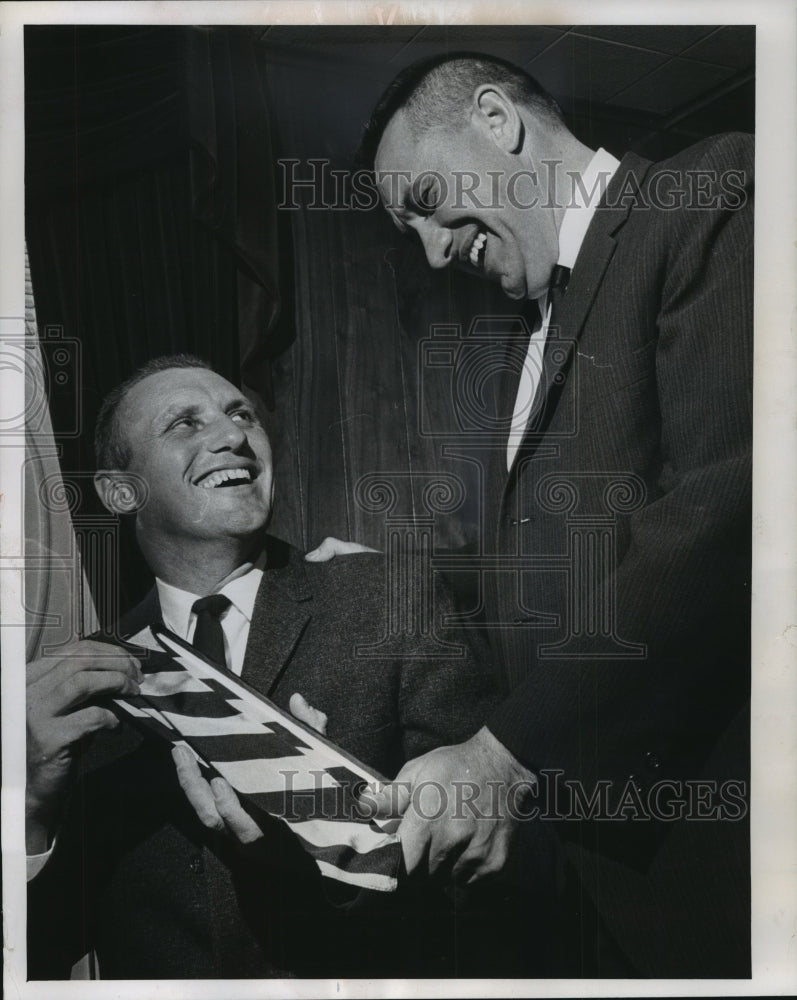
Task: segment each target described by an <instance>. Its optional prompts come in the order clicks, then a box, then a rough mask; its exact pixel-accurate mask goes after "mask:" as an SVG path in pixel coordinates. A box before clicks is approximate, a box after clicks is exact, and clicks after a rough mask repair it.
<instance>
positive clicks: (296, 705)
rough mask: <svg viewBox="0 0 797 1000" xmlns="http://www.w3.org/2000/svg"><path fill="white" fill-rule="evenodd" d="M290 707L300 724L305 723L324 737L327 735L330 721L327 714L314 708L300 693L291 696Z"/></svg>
mask: <svg viewBox="0 0 797 1000" xmlns="http://www.w3.org/2000/svg"><path fill="white" fill-rule="evenodd" d="M288 707H289V708H290V710H291V715H294V716H296V718H297V719H298V720H299V721H300V722H303V723H304V724H305V725H306V726H310V728H311V729H315V731H316V732H317V733H321V735H322V736H325V735H326V731H327V722H328V719H327V717H326V715H325V713H324V712H321V711H319V710H318V709H317V708H313V706H312V705H311V704H310V703H309V702H308V701H307V699H306V698H304V697H303V695H300V694H299V692H298V691H297V692H296V694H292V695H291V700H290V701H289V702H288Z"/></svg>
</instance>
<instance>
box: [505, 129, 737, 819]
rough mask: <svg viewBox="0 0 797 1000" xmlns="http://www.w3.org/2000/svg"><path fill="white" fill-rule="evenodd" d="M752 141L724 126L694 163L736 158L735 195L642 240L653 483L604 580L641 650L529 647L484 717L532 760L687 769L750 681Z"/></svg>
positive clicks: (613, 774) (630, 771)
mask: <svg viewBox="0 0 797 1000" xmlns="http://www.w3.org/2000/svg"><path fill="white" fill-rule="evenodd" d="M751 146H752V143H750V145H749V146H748V145H742V146H741V147H740V139H739V137H727V138H724V139H722V140H720V141H719V142H716V143H714V144H712V145H709V146H708V147H707V150H706V151H705V152H704V155H703V161H702V162H701V163H698V164H697V167H699V168H700V169H701V170H705V171H706V172H709V171H711V172H713V177H714V182H713V186H712V190H713V192H714V193H715V194H716V191H717V185H718V183H720V181H719V178H721V177H722V176H723V170H724V169H726V168H727V166H728V163H729V162H731V163H733V165H734V166H741V167H742V168H743V169H744V172H745V182H746V183H745V191H744V195H743V197H742V198H741V199H740V200H743V205H742V206H739V207H737V208H736V210H732V209H728V208H722V207H718V206H717V205H716V204H715V205H714V206H713V207H709V208H703V209H696V208H692V209H691V210H690V209H688V208H686V209H683V210H681V211H678V212H669V213H664V214H663V215H662V217H661V218H660V220H659V222H658V226H659V230H658V231H656V230H655V229H653V228H652V229H651V232H653V239H654V241H655V240H659V241H661V242H663V243H664V244H665V250H664V251H663V252H658V253H657V248H656V247H655V246H653V245H651V246H649V247H642V248H641V252H642V253H649V255H650V259H651V266H652V267H654V266H656V261H659V262H663V264H664V266H663V267H662V266H659V268H658V270H659V273H658V274H652V275H651V277H650V289H649V291H647V292H646V294H648V295H649V296H651V297H653V296H654V295H656V296H658V314H657V316H656V327H657V331H658V344H657V349H656V357H655V366H656V390H657V393H658V410H659V414H660V447H659V462H658V464H659V468H658V472H657V475H656V481H657V485H658V489H657V491H656V492H655V495H653V496H652V497H651V496H649V497H648V502H647V503H646V505H645V506H644V507H643V508H642V509H640V510H639V511H638V512H637V513H635V514H633V515H631V523H630V529H631V539H630V545H629V546H628V548H627V549H626V551H625V554H624V556H623V557H622V559H621V561H620V562H619V564H618V566H617V568H616V570H615V572H614V574H613V575H612V576H611V577H610V578H609V579H608V580H607V581H606V582H605V583H604V584H603V586H606V587H611V588H614V592H615V595H616V607H617V625H618V634H619V635H620V636H621V637H623V638H625V639H628V640H630V641H634V642H642V643H644V644H645V646H646V649H647V653H646V656H645V658H644V659H643V660H636V661H634V660H632V661H628V660H609V661H601V660H584V659H575V658H574V659H569V660H556V661H550V660H549V661H547V662H546V661H545V660H540V661H539V662H538V663H537V664H535V667H534V669H533V670H531V671H530V672H529V674H528V676H527V678H526V679H525V680H524V682H522V683H521V685H520V686H519V687H517V688H515V690H514V692H513V694H512V696H511V697H510V698H509V699H508V700H506V701H504V702H503V703H502V704H501V706H500V708H499V709H498V710H497V711H496V712H495V713H493V715H492V716H491V719H490V722H489V723H488V725H489V727H490V729H491V730H492V731H493V732H494V734H495V735H496V736H497V737H498V738H499V739H500V740H501V741H502V742H503V743H504V744H505V745H506V746H507V747H508V748H509V749H510V750H511V751H512V752H513V753H514V754H515V755H516V756H517V757H518V758H519V759H521V760H522V761H524V762H525V763H526V764H528V765H529V766H531V767H532V768H537V769H538V768H541V767H542V768H545V767H550V768H555V769H558V768H561V769H562V770H564V771H565V773H566V774H567V775H568V776H571V777H574V778H576V779H580V780H582V781H583V782H585V783H586V784H587V785H590V784H591V783H594V781H595V780H597V779H612V780H617V779H618V778H620V777H627V776H631V777H635V778H641V779H642V780H643V782H644V781H645V780H648V779H652V778H653V777H655V776H658V777H662V776H664V775H665V774H668V775H669V774H687V775H688V774H693V773H694V771H690V769H692V768H694V766H695V762H696V761H698V760H700V759H702V758H704V757H705V754H706V753H707V752H708V749H709V748H710V746H711V745H712V743H713V742H714V741H715V740H716V739H717V738H718V735H719V734H720V733H721V732H722V730H723V729H724V727H725V726H726V725H727V724H728V720H729V719H730V718H731V717H732V715H733V714H734V712H736V711H737V710H738V708H739V705H740V704H743V702H744V697H745V691H746V686H747V684H748V683H749V682H748V673H749V659H748V653H747V651H746V647H747V644H748V642H749V629H748V624H749V599H750V594H749V557H750V492H751V457H752V456H751V446H752V440H751V410H752V238H753V232H752V187H751V183H750V182H751V178H752V149H751ZM729 156H730V157H732V159H730V160H729ZM710 193H711V192H710V191H709V190H708V189H707V190H706V191H705V192H704V196H705V200H706V202H707V203H710ZM633 294H634V289H629V295H633ZM621 307H622V304H621V303H619V304H618V309H619V308H621ZM621 461H622V456H620V457H619V458H618V462H621ZM618 467H619V468H622V466H618ZM571 825H572V824H571ZM565 826H567V824H565Z"/></svg>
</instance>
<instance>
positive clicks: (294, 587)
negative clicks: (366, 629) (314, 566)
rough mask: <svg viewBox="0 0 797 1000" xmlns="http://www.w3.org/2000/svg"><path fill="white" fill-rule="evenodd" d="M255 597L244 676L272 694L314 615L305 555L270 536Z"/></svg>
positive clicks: (259, 689) (265, 692) (255, 685)
mask: <svg viewBox="0 0 797 1000" xmlns="http://www.w3.org/2000/svg"><path fill="white" fill-rule="evenodd" d="M267 552H268V556H267V563H266V570H265V572H264V573H263V579H262V581H261V584H260V588H259V589H258V592H257V597H256V599H255V606H254V609H253V612H252V623H251V625H250V627H249V640H248V642H247V644H246V655H245V657H244V666H243V673H242V677H243V679H244V680H245V681H247V682H248V683H249V684H251V685H253V687H256V688H257V689H258V691H261V692H262V693H263V694H265V695H269V694H270V693H271V692H272V690H273V688H274V686H275V685H276V683H277V681H278V680H279V678H280V677H281V675H282V672H283V670H284V669H285V667H286V666H287V664H288V662H289V660H290V658H291V655H292V653H293V651H294V649H295V648H296V646H297V644H298V642H299V640H300V639H301V637H302V633H303V632H304V630H305V628H306V627H307V624H308V622H309V621H310V618H311V617H312V614H311V609H312V597H313V594H312V591H311V589H310V584H309V581H308V579H307V575H306V573H305V570H304V565H303V562H302V558H301V555H300V554H299V553H298V552H295V551H294V550H293V549H290V548H289V547H288V546H287V545H285V543H284V542H279V541H277V540H276V539H271V538H269V540H268V544H267Z"/></svg>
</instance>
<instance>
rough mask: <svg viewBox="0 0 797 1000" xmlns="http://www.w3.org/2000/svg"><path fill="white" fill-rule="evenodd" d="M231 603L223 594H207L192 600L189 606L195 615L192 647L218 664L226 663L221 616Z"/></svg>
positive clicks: (224, 664)
mask: <svg viewBox="0 0 797 1000" xmlns="http://www.w3.org/2000/svg"><path fill="white" fill-rule="evenodd" d="M231 604H232V601H231V600H230V599H229V597H225V595H224V594H208V596H207V597H200V598H199V600H198V601H194V603H193V605H192V607H191V610H192V611H193V612H194V614H195V615H196V629H195V630H194V648H195V649H198V650H199V652H200V653H204V655H205V656H206V657H207V658H208V659H209V660H212V661H213V662H214V663H218V664H219V665H220V666H226V665H227V656H226V654H225V652H224V630H223V629H222V627H221V616H222V615H223V614H224V612H225V611H226V610H227V608H229V606H230V605H231Z"/></svg>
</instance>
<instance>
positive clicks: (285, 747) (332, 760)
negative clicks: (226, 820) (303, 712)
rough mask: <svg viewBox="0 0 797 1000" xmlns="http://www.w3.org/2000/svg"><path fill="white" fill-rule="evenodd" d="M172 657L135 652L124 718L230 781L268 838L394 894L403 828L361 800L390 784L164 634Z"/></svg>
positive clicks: (330, 872) (334, 874) (156, 631)
mask: <svg viewBox="0 0 797 1000" xmlns="http://www.w3.org/2000/svg"><path fill="white" fill-rule="evenodd" d="M151 632H152V634H153V635H154V636H155V638H156V639H157V641H158V643H159V644H160V646H161V648H162V650H163V652H158V651H155V650H146V651H145V650H143V649H141V648H139V647H136V646H131V645H128V646H127V647H126V648H128V649H129V650H130V651H131V652H132V653H133V654H134V655H136V654H137V655H138V656H139V657H140V658H141V669H142V672H143V674H144V680H143V683H142V685H141V693H140V694H139V695H137V696H135V697H126V698H119V699H115V701H114V704H115V705H116V706H117V708H118V709H119V710H120V712H121V715H122V717H123V718H125V719H127V720H128V721H131V722H133V723H134V724H136V725H137V726H138V727H139V728H141V729H143V730H145V731H146V732H148V733H149V734H151V735H155V736H158V737H160V738H161V739H164V740H167V741H168V742H169V743H171V744H172V745H173V746H184V747H188V749H189V750H190V751H191V752H192V753H193V754H194V756H195V757H196V758H197V761H198V762H199V764H200V767H201V768H202V770H203V771H204V773H205V775H206V776H207V777H209V778H210V777H213V776H215V775H221V776H222V777H224V778H226V779H227V781H228V782H229V783H230V785H232V787H233V788H234V789H235V791H236V792H237V793H238V796H239V798H240V799H241V801H242V803H243V804H244V805H245V806H246V807H247V808H248V809H249V811H250V812H252V814H253V815H254V816H255V818H256V819H257V818H258V815H259V816H260V817H261V818H262V820H263V821H262V822H261V826H263V828H264V830H265V829H267V825H268V823H269V820H268V817H269V816H270V817H276V818H278V819H280V820H282V821H284V822H285V823H287V824H288V826H289V827H290V829H291V830H292V831H293V833H294V834H295V835H296V837H297V838H298V839H299V842H300V843H301V845H302V846H303V847H304V849H305V851H307V853H308V854H310V855H311V856H312V857H313V859H314V860H315V862H316V865H317V866H318V868H319V869H320V871H321V873H322V874H323V875H325V876H327V877H329V878H333V879H336V880H338V881H341V882H346V883H349V884H350V885H355V886H360V887H362V888H367V889H377V890H381V891H391V890H393V889H395V888H396V885H397V880H398V873H399V869H400V867H401V845H400V844H399V842H398V839H397V837H396V835H395V833H394V832H393V831H394V830H395V828H396V827H397V825H398V823H397V821H395V820H388V821H385V822H379V823H377V822H375V821H372V820H369V819H368V817H365V816H363V815H362V814H361V812H360V810H359V808H358V801H357V792H358V790H359V788H360V787H361V786H362V785H363V784H364V783H365V782H373V781H384V778H383V777H382V776H381V775H380V774H378V773H377V772H375V771H373V770H372V769H370V768H368V767H365V766H364V765H363V764H361V763H360V762H359V761H357V760H356V759H355V758H354V757H351V756H350V755H349V754H347V753H346V752H345V751H343V750H341V749H340V748H339V747H336V746H335V745H334V744H333V743H331V742H330V741H329V740H327V739H325V738H324V737H322V736H320V735H319V734H318V733H315V732H314V731H313V730H311V729H309V728H308V727H306V726H304V725H302V724H301V723H300V722H298V720H296V719H294V718H293V716H292V715H290V714H289V713H287V712H284V711H283V710H282V709H281V708H279V707H278V706H277V705H275V704H274V703H273V702H271V701H269V700H268V698H266V697H264V696H263V695H262V694H260V692H259V691H256V690H255V689H254V688H252V687H250V686H249V685H248V684H247V683H246V682H245V681H243V680H242V679H240V678H238V677H236V676H235V675H234V674H232V673H230V671H228V670H226V669H223V668H221V667H220V666H216V665H214V664H212V663H210V662H209V660H208V659H207V657H205V656H203V655H199V654H198V653H197V651H196V649H194V648H192V647H191V646H190V645H189V644H188V643H186V642H184V641H183V640H182V639H180V638H178V637H177V636H176V635H173V634H172V633H171V632H169V631H168V630H166V629H164V628H161V627H159V626H152V628H151Z"/></svg>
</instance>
